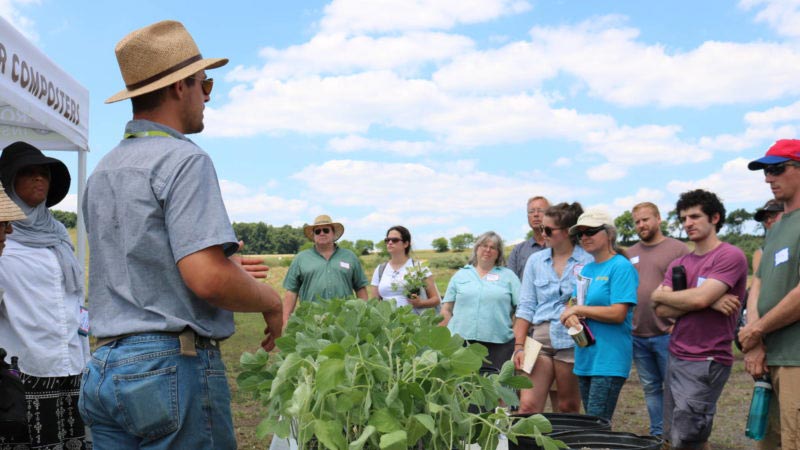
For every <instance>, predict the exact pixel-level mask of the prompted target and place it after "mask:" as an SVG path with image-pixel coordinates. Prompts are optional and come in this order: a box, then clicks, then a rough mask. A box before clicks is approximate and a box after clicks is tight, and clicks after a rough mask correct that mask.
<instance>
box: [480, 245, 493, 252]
mask: <svg viewBox="0 0 800 450" xmlns="http://www.w3.org/2000/svg"><path fill="white" fill-rule="evenodd" d="M478 248H482V249H484V250H490V251H491V250H494V251H497V247H495V246H494V245H489V244H481V245H479V246H478Z"/></svg>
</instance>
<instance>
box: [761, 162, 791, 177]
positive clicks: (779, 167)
mask: <svg viewBox="0 0 800 450" xmlns="http://www.w3.org/2000/svg"><path fill="white" fill-rule="evenodd" d="M789 166H795V167H796V166H797V164H794V163H792V162H791V161H786V162H782V163H780V164H772V165H770V166H764V175H772V176H773V177H777V176H778V175H782V174H783V172H786V168H787V167H789Z"/></svg>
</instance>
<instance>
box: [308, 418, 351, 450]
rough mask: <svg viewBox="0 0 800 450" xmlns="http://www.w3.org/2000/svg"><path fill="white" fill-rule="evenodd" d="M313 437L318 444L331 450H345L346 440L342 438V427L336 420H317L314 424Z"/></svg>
mask: <svg viewBox="0 0 800 450" xmlns="http://www.w3.org/2000/svg"><path fill="white" fill-rule="evenodd" d="M314 435H316V436H317V440H318V441H319V442H320V444H322V445H324V446H325V447H326V448H328V449H331V450H346V449H347V440H346V439H345V437H344V426H343V425H342V424H341V423H340V422H338V421H336V420H317V421H316V422H315V423H314Z"/></svg>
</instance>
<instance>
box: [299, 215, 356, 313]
mask: <svg viewBox="0 0 800 450" xmlns="http://www.w3.org/2000/svg"><path fill="white" fill-rule="evenodd" d="M303 233H305V235H306V237H307V238H308V239H309V240H310V241H312V242H314V247H312V248H310V249H308V250H303V251H302V252H300V253H298V254H297V256H295V257H294V260H292V265H291V266H290V267H289V272H287V273H286V278H284V280H283V287H284V289H286V294H285V296H284V298H283V323H284V325H285V324H286V322H287V321H288V320H289V316H291V315H292V312H293V311H294V308H295V306H297V299H298V298H299V299H300V300H301V301H314V300H317V299H320V298H323V299H328V298H336V297H350V296H352V295H353V291H355V293H356V296H357V297H358V298H361V299H364V300H366V299H367V284H369V282H368V281H367V277H366V276H365V275H364V270H363V269H362V268H361V262H359V260H358V257H356V255H355V254H354V253H353V252H351V251H350V250H347V249H345V248H340V247H339V246H338V245H336V241H337V240H339V238H340V237H342V234H344V225H342V224H341V223H339V222H334V221H333V220H331V218H330V216H328V215H324V214H323V215H321V216H317V218H316V219H314V223H313V224H311V225H306V226H305V227H303Z"/></svg>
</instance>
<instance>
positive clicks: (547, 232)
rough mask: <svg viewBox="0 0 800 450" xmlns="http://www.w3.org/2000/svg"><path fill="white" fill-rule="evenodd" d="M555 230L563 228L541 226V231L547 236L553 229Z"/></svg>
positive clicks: (550, 234) (551, 233)
mask: <svg viewBox="0 0 800 450" xmlns="http://www.w3.org/2000/svg"><path fill="white" fill-rule="evenodd" d="M555 230H563V228H551V227H542V231H543V232H544V234H545V235H547V237H551V236H552V235H553V231H555Z"/></svg>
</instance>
